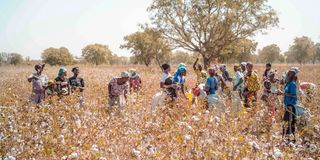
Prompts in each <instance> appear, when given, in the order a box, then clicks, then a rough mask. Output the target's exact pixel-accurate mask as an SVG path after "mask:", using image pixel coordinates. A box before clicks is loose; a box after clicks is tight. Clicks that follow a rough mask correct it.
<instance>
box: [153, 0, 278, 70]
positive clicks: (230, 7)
mask: <svg viewBox="0 0 320 160" xmlns="http://www.w3.org/2000/svg"><path fill="white" fill-rule="evenodd" d="M148 11H149V12H150V13H151V22H152V23H153V24H154V25H156V26H157V27H158V28H159V29H160V30H161V31H162V32H163V34H164V37H165V38H166V39H167V40H169V41H170V44H173V45H174V46H175V47H177V48H184V49H186V50H189V51H192V52H198V53H200V54H201V55H202V57H203V62H204V65H205V68H207V67H208V66H209V65H210V62H211V61H214V60H216V59H217V58H218V57H219V56H220V53H221V51H222V50H223V49H224V48H225V47H227V46H228V45H230V44H232V43H234V42H236V41H238V40H240V39H246V38H247V37H250V36H253V35H254V34H255V33H256V32H258V31H261V30H262V29H265V28H268V27H271V26H275V25H277V23H278V18H277V16H276V13H275V11H274V10H273V9H272V8H271V7H270V6H268V5H266V1H265V0H242V1H222V0H198V1H196V0H183V1H182V0H153V3H152V4H151V6H150V7H149V8H148Z"/></svg>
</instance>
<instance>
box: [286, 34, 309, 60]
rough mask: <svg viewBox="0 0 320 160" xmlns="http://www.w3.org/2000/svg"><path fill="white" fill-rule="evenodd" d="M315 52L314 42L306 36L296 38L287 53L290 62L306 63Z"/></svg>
mask: <svg viewBox="0 0 320 160" xmlns="http://www.w3.org/2000/svg"><path fill="white" fill-rule="evenodd" d="M313 52H314V42H313V41H312V40H311V39H310V38H309V37H306V36H302V37H297V38H295V39H294V44H293V45H292V46H290V48H289V51H288V52H287V53H286V56H287V60H288V62H298V63H299V64H303V63H306V62H307V61H308V60H309V59H310V58H309V57H311V55H312V54H313Z"/></svg>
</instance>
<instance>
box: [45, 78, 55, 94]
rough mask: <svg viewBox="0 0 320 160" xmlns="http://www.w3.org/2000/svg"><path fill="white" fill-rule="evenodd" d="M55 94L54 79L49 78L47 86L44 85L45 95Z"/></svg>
mask: <svg viewBox="0 0 320 160" xmlns="http://www.w3.org/2000/svg"><path fill="white" fill-rule="evenodd" d="M56 94H57V85H56V84H55V83H54V81H52V80H50V81H49V82H48V86H47V87H46V97H52V96H54V95H56Z"/></svg>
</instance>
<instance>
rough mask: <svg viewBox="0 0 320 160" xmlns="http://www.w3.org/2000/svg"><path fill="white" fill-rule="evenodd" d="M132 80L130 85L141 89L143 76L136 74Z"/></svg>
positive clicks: (135, 88)
mask: <svg viewBox="0 0 320 160" xmlns="http://www.w3.org/2000/svg"><path fill="white" fill-rule="evenodd" d="M129 82H130V86H131V87H132V88H133V89H134V90H139V89H140V88H141V78H140V76H138V75H137V76H136V77H133V78H130V79H129Z"/></svg>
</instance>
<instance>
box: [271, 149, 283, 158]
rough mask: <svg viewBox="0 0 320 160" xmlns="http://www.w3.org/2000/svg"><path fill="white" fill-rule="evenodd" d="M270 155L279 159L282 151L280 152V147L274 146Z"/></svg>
mask: <svg viewBox="0 0 320 160" xmlns="http://www.w3.org/2000/svg"><path fill="white" fill-rule="evenodd" d="M272 157H273V158H274V159H280V158H281V157H282V153H281V151H280V149H278V148H275V149H274V151H273V154H272Z"/></svg>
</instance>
